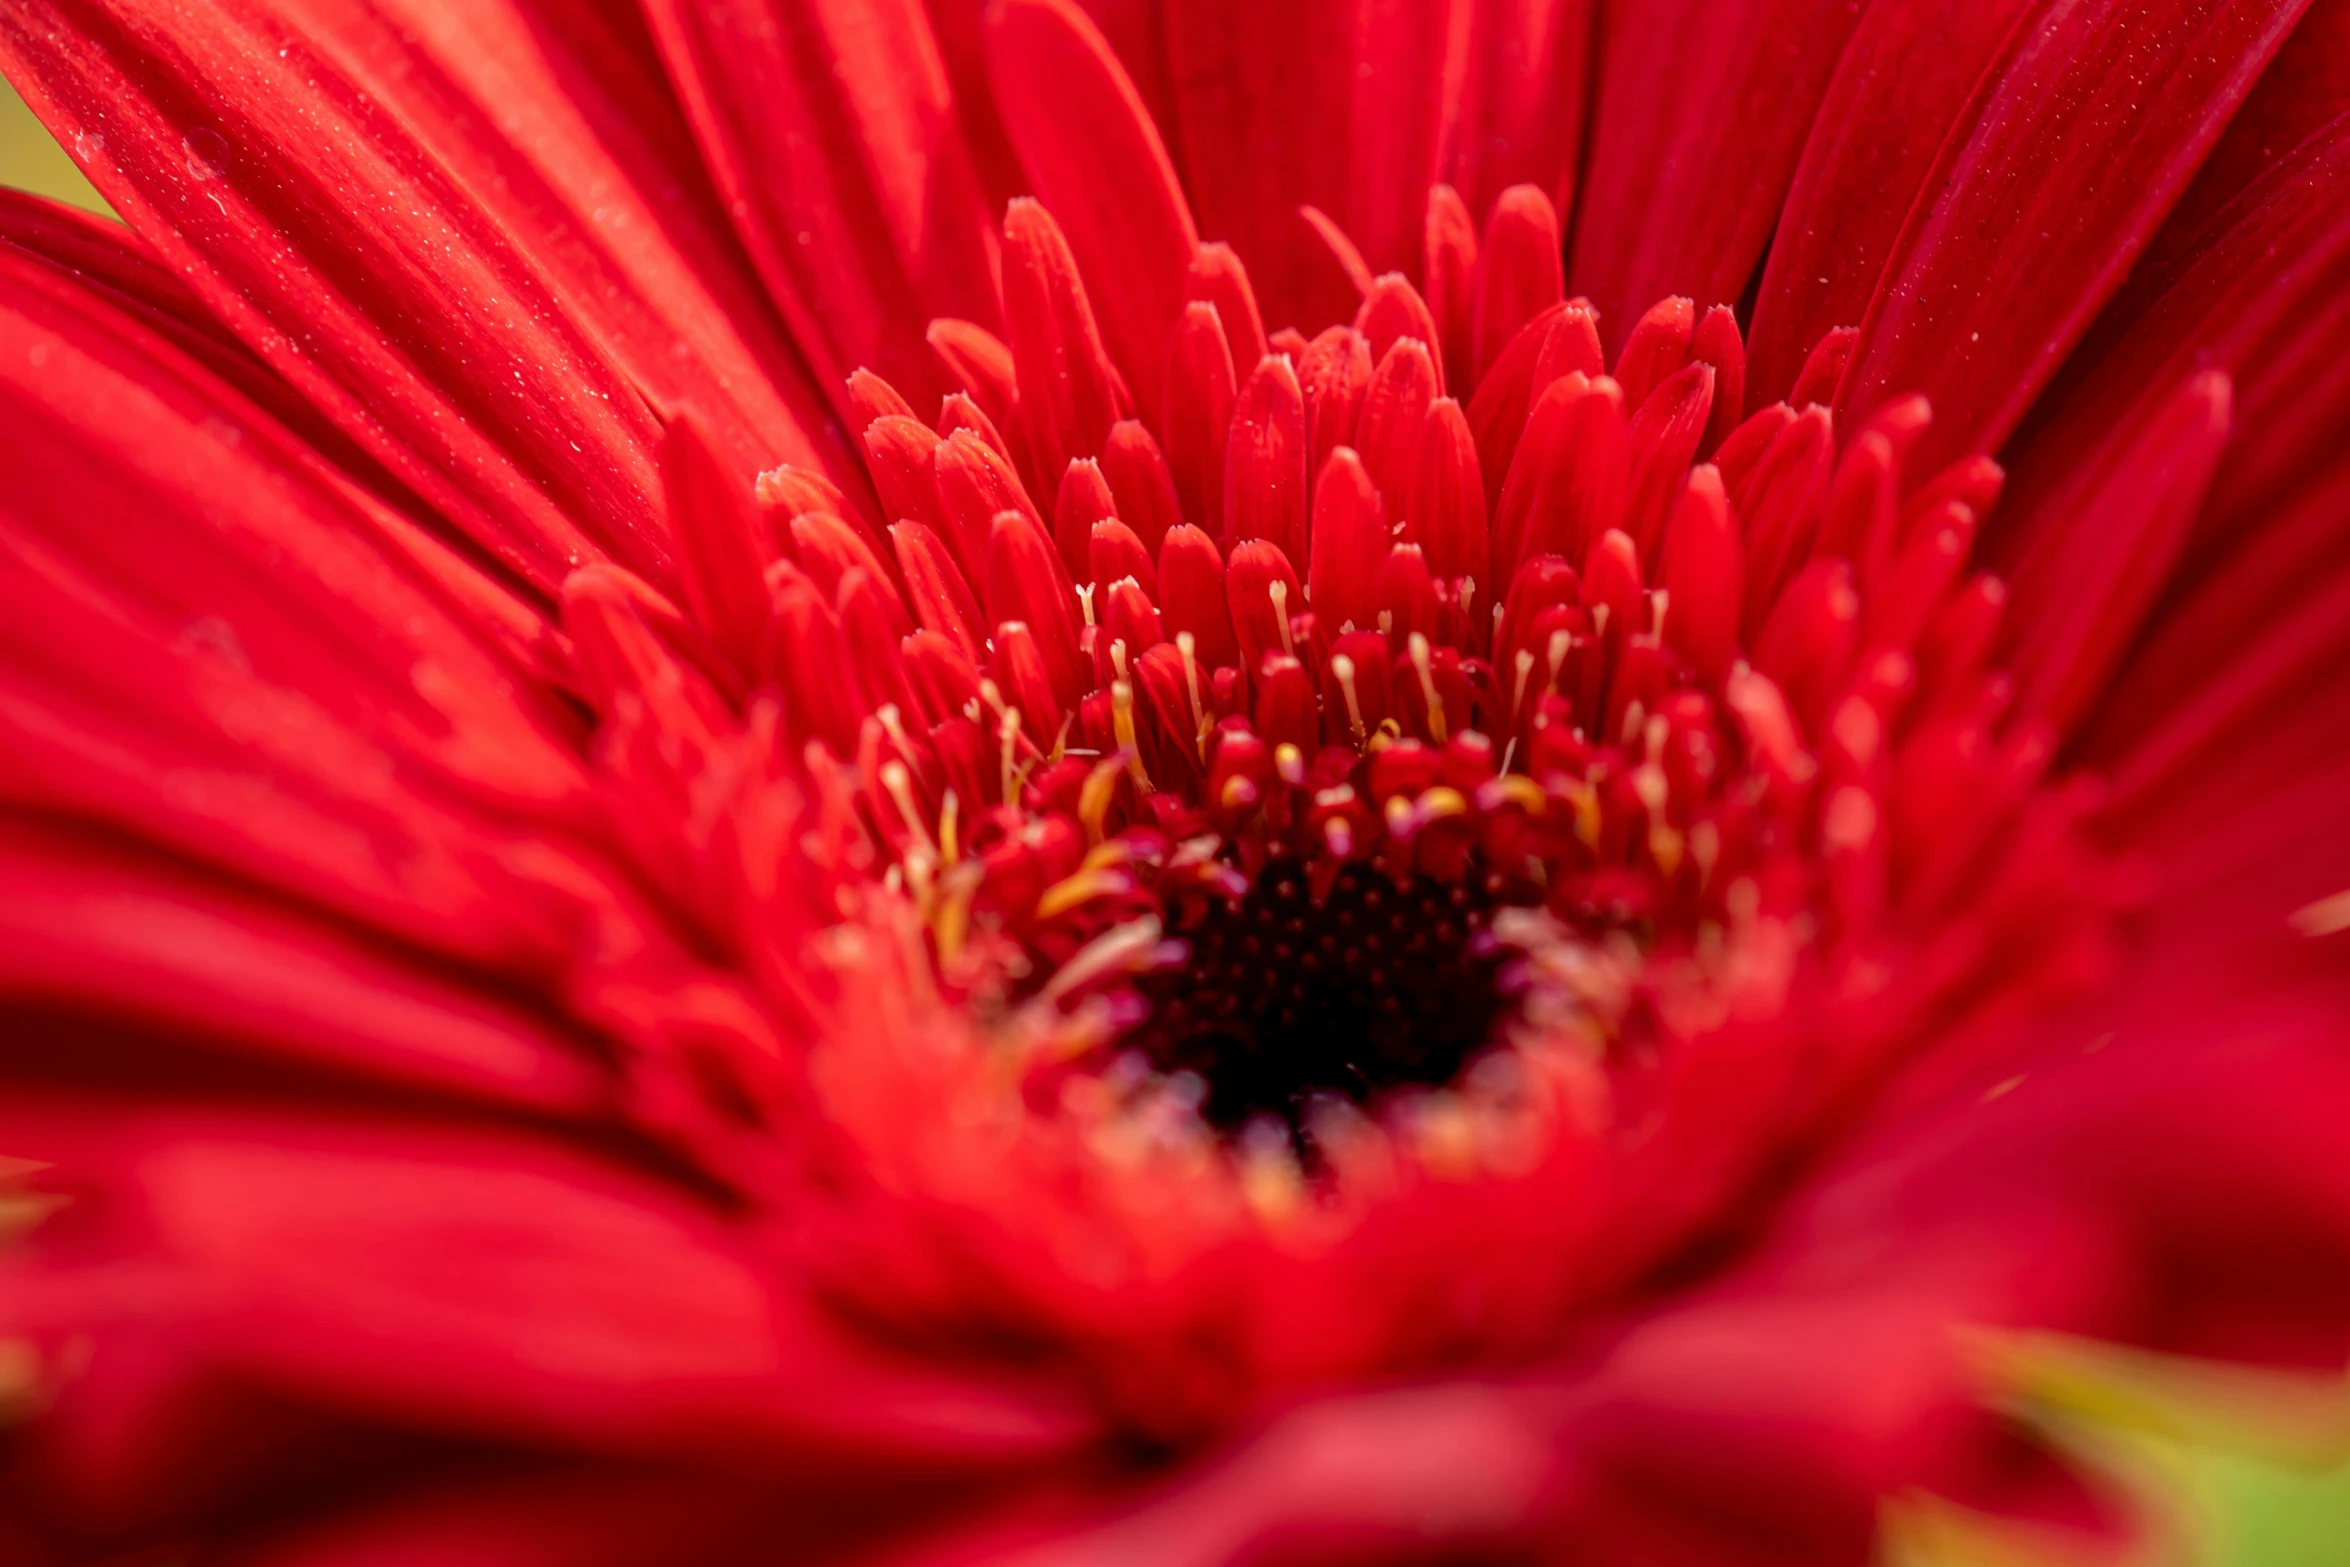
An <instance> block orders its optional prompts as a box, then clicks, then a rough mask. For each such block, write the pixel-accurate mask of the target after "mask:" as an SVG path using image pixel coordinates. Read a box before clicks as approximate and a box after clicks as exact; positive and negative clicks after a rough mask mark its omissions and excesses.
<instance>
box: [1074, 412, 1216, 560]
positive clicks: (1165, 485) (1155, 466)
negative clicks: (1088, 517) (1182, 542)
mask: <svg viewBox="0 0 2350 1567" xmlns="http://www.w3.org/2000/svg"><path fill="white" fill-rule="evenodd" d="M1102 477H1104V478H1105V479H1107V480H1109V482H1110V493H1111V494H1112V495H1114V496H1116V497H1117V500H1118V515H1119V516H1120V517H1121V518H1123V519H1124V520H1125V522H1126V525H1127V526H1128V527H1130V528H1132V529H1133V530H1134V535H1135V537H1136V538H1138V539H1140V540H1142V544H1143V548H1145V549H1147V550H1149V551H1151V553H1153V554H1154V555H1155V554H1157V553H1158V550H1159V547H1160V545H1162V544H1163V543H1165V542H1166V538H1167V530H1168V529H1170V528H1172V527H1174V526H1175V525H1176V524H1177V523H1179V522H1181V521H1182V520H1183V509H1182V505H1181V503H1180V502H1179V501H1178V500H1177V499H1176V495H1175V478H1174V475H1173V474H1171V473H1170V472H1168V469H1167V460H1166V458H1164V457H1162V456H1161V455H1160V454H1159V443H1158V442H1156V441H1154V440H1152V439H1151V433H1150V431H1149V430H1148V429H1147V428H1146V427H1145V426H1144V425H1143V424H1142V423H1141V422H1140V421H1138V420H1134V419H1121V420H1120V421H1118V423H1116V424H1114V425H1112V426H1110V439H1109V442H1108V443H1107V444H1106V445H1105V446H1104V447H1103V448H1102ZM1222 498H1223V497H1222V496H1218V497H1217V499H1218V500H1221V499H1222Z"/></svg>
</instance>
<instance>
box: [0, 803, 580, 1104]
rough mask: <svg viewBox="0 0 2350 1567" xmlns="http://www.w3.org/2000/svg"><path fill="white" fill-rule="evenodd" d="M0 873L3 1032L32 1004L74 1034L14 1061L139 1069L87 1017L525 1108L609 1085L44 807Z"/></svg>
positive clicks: (412, 981) (444, 994)
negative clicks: (49, 815) (54, 818)
mask: <svg viewBox="0 0 2350 1567" xmlns="http://www.w3.org/2000/svg"><path fill="white" fill-rule="evenodd" d="M0 887H5V889H6V892H5V895H0V993H5V994H6V996H7V997H8V1001H9V1004H10V1005H11V1006H12V1007H15V1008H19V1009H23V1010H22V1011H21V1013H20V1016H19V1019H18V1027H19V1028H22V1029H23V1030H25V1031H26V1032H24V1033H21V1034H19V1033H16V1032H15V1031H14V1030H12V1037H11V1038H10V1040H9V1041H8V1044H9V1045H11V1046H14V1047H17V1048H20V1049H24V1050H26V1051H28V1052H37V1051H38V1050H39V1044H37V1043H36V1040H35V1038H34V1037H33V1035H34V1033H36V1032H37V1031H38V1030H37V1027H36V1025H35V1024H34V1023H33V1021H32V1018H33V1016H34V1014H35V1013H40V1014H43V1015H49V1016H57V1017H60V1018H61V1019H62V1020H63V1021H62V1022H61V1024H60V1026H61V1027H65V1028H70V1029H71V1030H73V1032H74V1033H75V1034H76V1035H77V1038H76V1041H75V1048H74V1049H73V1050H72V1051H70V1052H59V1053H57V1054H55V1055H52V1056H50V1057H49V1059H47V1060H46V1061H37V1060H33V1059H29V1058H28V1059H23V1060H21V1061H20V1062H19V1064H20V1065H22V1066H29V1067H32V1068H33V1069H34V1070H35V1071H39V1072H42V1073H44V1074H54V1073H56V1072H58V1071H60V1070H64V1071H67V1072H71V1073H74V1074H77V1075H82V1074H96V1076H95V1077H94V1078H91V1079H87V1080H92V1081H98V1082H102V1081H103V1080H104V1077H105V1076H106V1075H109V1074H121V1073H125V1072H133V1073H135V1072H137V1071H139V1070H141V1069H142V1067H141V1064H140V1061H139V1058H138V1057H137V1056H136V1055H135V1054H134V1055H132V1056H131V1057H129V1058H128V1059H127V1060H126V1059H125V1058H123V1057H121V1056H118V1055H117V1054H116V1053H115V1051H114V1050H113V1049H111V1048H109V1047H110V1046H111V1045H112V1044H113V1043H114V1042H115V1039H116V1035H115V1033H114V1032H113V1031H111V1030H110V1028H109V1026H108V1025H107V1024H106V1023H104V1022H100V1021H96V1019H98V1018H100V1017H103V1018H108V1019H121V1020H126V1021H129V1022H130V1023H131V1024H132V1026H133V1027H134V1028H135V1029H145V1028H150V1027H152V1028H155V1029H158V1030H160V1031H162V1032H163V1033H164V1034H165V1035H166V1037H168V1039H169V1041H170V1043H169V1045H168V1047H167V1048H169V1049H170V1050H172V1051H173V1052H174V1053H175V1054H178V1055H181V1056H183V1057H184V1056H185V1055H186V1054H187V1053H189V1052H191V1051H195V1052H201V1051H203V1050H205V1049H206V1048H207V1047H211V1048H227V1049H230V1050H234V1051H237V1052H240V1053H245V1054H249V1055H251V1056H255V1057H258V1058H260V1059H263V1060H272V1061H283V1062H285V1063H287V1064H290V1065H294V1066H297V1067H302V1068H307V1069H310V1070H314V1071H324V1072H329V1073H337V1074H341V1073H355V1074H358V1075H360V1076H363V1077H366V1078H371V1079H376V1080H379V1081H384V1082H389V1083H394V1084H400V1085H405V1086H411V1087H423V1088H426V1089H429V1090H432V1091H435V1092H441V1093H455V1094H457V1095H460V1096H463V1097H465V1098H478V1099H487V1100H491V1101H493V1102H499V1103H504V1104H507V1105H511V1106H515V1107H517V1108H527V1109H530V1110H534V1111H539V1112H542V1113H544V1112H549V1111H552V1112H557V1113H564V1114H574V1115H576V1114H585V1113H588V1112H590V1111H594V1110H598V1109H600V1108H602V1107H603V1106H604V1105H605V1102H606V1101H607V1100H608V1098H609V1096H610V1093H611V1090H610V1087H609V1085H608V1084H607V1083H605V1082H604V1080H603V1074H602V1073H601V1071H600V1070H599V1069H598V1068H596V1067H595V1066H594V1065H592V1064H591V1059H590V1057H589V1056H588V1055H587V1054H586V1053H585V1052H583V1051H581V1050H580V1049H579V1047H578V1046H577V1044H576V1043H574V1042H573V1041H571V1040H569V1039H567V1038H566V1037H565V1036H564V1035H563V1033H562V1031H561V1030H559V1029H558V1028H556V1027H553V1026H551V1025H550V1024H549V1023H547V1022H546V1021H544V1020H543V1019H541V1018H537V1017H534V1016H532V1015H531V1014H529V1013H527V1012H525V1011H523V1010H522V1009H521V1008H519V1007H516V1006H513V1005H511V1004H509V1003H504V1002H499V1001H495V1000H493V999H491V998H490V997H488V996H486V995H481V994H477V993H474V992H473V991H470V990H468V989H465V988H463V987H462V986H461V985H460V984H457V983H453V982H452V981H451V980H449V979H448V978H446V977H444V976H440V975H436V974H433V973H432V972H431V971H430V970H428V969H426V968H424V967H422V966H420V965H417V964H415V963H412V962H409V961H404V960H403V959H401V958H400V957H399V956H397V955H396V954H395V953H394V952H393V951H391V950H390V949H389V948H387V947H384V946H380V945H377V944H372V943H369V942H366V941H363V940H361V939H360V938H358V937H356V936H354V935H352V934H351V933H349V932H348V931H345V930H341V929H338V928H336V927H335V926H333V925H331V924H329V923H327V922H324V921H320V920H318V919H316V918H314V917H305V916H303V915H301V914H299V913H295V912H290V911H288V910H287V909H285V908H284V907H282V906H278V905H274V904H272V903H271V902H270V901H268V900H267V899H265V898H263V897H261V896H259V895H257V893H256V892H255V891H254V890H253V889H250V888H237V887H234V886H233V885H229V884H225V883H223V882H220V881H217V880H215V879H213V878H209V877H204V876H200V875H198V874H196V873H194V872H193V871H191V870H189V869H188V868H186V867H184V866H181V867H173V866H171V865H169V864H167V863H164V862H163V861H161V860H160V859H157V858H154V857H149V856H143V855H139V854H136V853H133V852H130V851H128V850H126V849H125V848H124V847H123V846H122V845H120V844H119V843H113V844H107V843H101V842H98V841H96V840H93V839H91V838H89V837H87V836H85V835H83V834H80V833H77V832H74V831H71V830H70V829H66V828H63V827H61V826H59V825H58V824H56V823H49V824H45V825H40V826H35V825H33V824H30V823H19V824H15V825H12V826H9V827H6V828H0ZM135 1041H136V1035H135V1034H134V1035H133V1039H132V1042H133V1044H134V1048H135ZM40 1043H50V1042H48V1041H41V1042H40Z"/></svg>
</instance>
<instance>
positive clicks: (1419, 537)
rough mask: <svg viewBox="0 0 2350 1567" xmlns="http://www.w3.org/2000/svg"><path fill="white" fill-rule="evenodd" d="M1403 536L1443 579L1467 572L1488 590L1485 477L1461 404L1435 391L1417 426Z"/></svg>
mask: <svg viewBox="0 0 2350 1567" xmlns="http://www.w3.org/2000/svg"><path fill="white" fill-rule="evenodd" d="M1405 516H1406V518H1407V521H1408V527H1407V529H1406V542H1407V543H1412V544H1417V545H1419V546H1420V548H1421V550H1422V551H1423V552H1424V553H1425V554H1426V555H1427V557H1428V568H1429V569H1430V570H1431V571H1433V572H1435V573H1436V575H1437V576H1438V577H1441V578H1443V579H1444V580H1445V581H1448V582H1450V581H1454V580H1457V579H1459V578H1462V577H1467V578H1468V579H1470V580H1471V581H1473V582H1475V583H1477V584H1478V585H1479V586H1480V587H1482V588H1485V589H1486V590H1487V591H1488V592H1489V593H1490V592H1491V591H1492V586H1493V582H1494V579H1493V576H1492V567H1491V564H1490V562H1489V560H1488V558H1487V553H1486V537H1485V481H1484V479H1483V477H1482V476H1481V475H1480V474H1479V473H1478V471H1477V443H1476V440H1475V438H1474V437H1472V436H1471V435H1470V433H1469V421H1468V418H1467V416H1466V415H1464V414H1463V413H1462V412H1461V405H1460V404H1459V403H1457V402H1455V401H1453V400H1452V399H1451V398H1449V397H1440V398H1438V399H1437V400H1436V401H1435V402H1433V403H1430V404H1429V405H1428V417H1427V418H1426V420H1424V421H1423V422H1422V424H1421V426H1420V450H1419V455H1418V458H1417V459H1416V461H1415V464H1414V468H1413V474H1412V497H1411V505H1410V507H1409V509H1408V510H1407V511H1406V513H1405Z"/></svg>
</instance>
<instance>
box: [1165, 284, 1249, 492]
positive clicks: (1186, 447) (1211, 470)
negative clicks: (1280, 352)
mask: <svg viewBox="0 0 2350 1567" xmlns="http://www.w3.org/2000/svg"><path fill="white" fill-rule="evenodd" d="M1254 362H1257V361H1252V363H1254ZM1166 386H1167V396H1166V400H1165V402H1164V404H1163V405H1162V406H1163V407H1164V408H1165V409H1166V417H1165V419H1164V421H1163V422H1162V423H1161V424H1160V428H1161V429H1163V430H1165V431H1166V432H1167V448H1166V450H1167V467H1168V470H1169V471H1170V472H1171V473H1172V474H1173V475H1174V477H1175V493H1176V495H1177V496H1178V497H1179V498H1180V500H1181V503H1182V512H1183V516H1184V517H1186V518H1187V519H1189V520H1190V521H1192V522H1193V523H1195V524H1197V525H1198V526H1200V527H1203V528H1206V529H1207V530H1208V531H1209V532H1211V533H1214V532H1220V531H1221V530H1222V528H1223V519H1224V456H1225V447H1226V445H1227V444H1228V443H1229V442H1230V441H1231V439H1232V404H1233V402H1234V400H1235V399H1236V398H1237V397H1238V396H1239V393H1240V385H1239V377H1238V376H1237V375H1236V374H1235V373H1234V369H1233V363H1232V349H1231V346H1230V344H1229V342H1228V341H1227V340H1226V338H1225V336H1224V327H1223V322H1222V319H1221V312H1219V311H1218V310H1217V309H1216V307H1215V306H1214V305H1213V304H1211V303H1209V302H1207V301H1205V300H1200V301H1196V302H1194V303H1192V304H1189V305H1186V306H1185V307H1184V310H1183V318H1182V321H1181V323H1180V324H1179V325H1178V326H1177V327H1176V329H1175V336H1174V339H1173V341H1171V342H1170V343H1169V344H1168V345H1167V378H1166Z"/></svg>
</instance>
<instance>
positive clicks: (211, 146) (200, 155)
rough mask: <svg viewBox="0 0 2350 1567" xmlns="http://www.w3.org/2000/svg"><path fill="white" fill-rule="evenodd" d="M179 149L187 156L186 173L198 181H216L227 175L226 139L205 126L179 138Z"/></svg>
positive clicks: (227, 155)
mask: <svg viewBox="0 0 2350 1567" xmlns="http://www.w3.org/2000/svg"><path fill="white" fill-rule="evenodd" d="M180 148H181V150H182V151H184V152H185V153H187V155H188V173H189V174H191V175H193V176H194V177H195V178H197V179H200V180H216V179H219V178H221V177H222V176H223V175H225V174H227V173H228V161H229V146H228V138H227V137H226V136H223V135H221V134H220V132H218V131H216V130H214V129H212V128H211V127H210V126H207V125H199V126H197V127H196V128H195V129H194V130H192V131H190V132H188V134H187V135H185V136H182V137H181V138H180Z"/></svg>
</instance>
